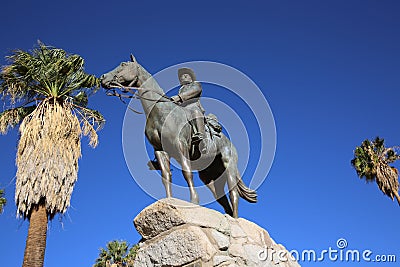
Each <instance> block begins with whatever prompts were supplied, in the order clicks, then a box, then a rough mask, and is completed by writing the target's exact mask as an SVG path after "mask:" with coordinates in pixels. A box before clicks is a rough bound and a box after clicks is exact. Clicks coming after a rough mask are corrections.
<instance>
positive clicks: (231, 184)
mask: <svg viewBox="0 0 400 267" xmlns="http://www.w3.org/2000/svg"><path fill="white" fill-rule="evenodd" d="M228 188H229V197H230V199H231V203H232V209H233V216H232V217H233V218H238V216H239V193H238V189H237V184H236V177H235V175H234V174H232V173H229V174H228Z"/></svg>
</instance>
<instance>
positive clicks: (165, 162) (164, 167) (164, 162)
mask: <svg viewBox="0 0 400 267" xmlns="http://www.w3.org/2000/svg"><path fill="white" fill-rule="evenodd" d="M154 154H155V155H156V158H157V161H158V162H159V164H160V169H161V177H162V182H163V184H164V187H165V193H166V195H167V197H172V190H171V182H172V174H171V166H170V157H169V155H168V153H167V152H165V151H155V152H154Z"/></svg>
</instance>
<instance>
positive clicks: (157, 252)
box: [134, 198, 300, 267]
mask: <svg viewBox="0 0 400 267" xmlns="http://www.w3.org/2000/svg"><path fill="white" fill-rule="evenodd" d="M134 224H135V227H136V229H137V231H138V232H139V233H140V234H141V235H142V237H143V239H142V241H141V242H140V243H139V245H140V249H139V250H138V252H137V256H136V258H135V267H144V266H148V267H150V266H165V267H166V266H168V267H169V266H185V267H212V266H215V267H223V266H226V267H228V266H229V267H235V266H257V267H259V266H265V267H272V266H274V267H278V266H279V267H294V266H300V265H299V264H298V263H297V262H296V261H294V260H292V259H291V257H290V256H289V253H288V251H287V250H286V249H285V248H284V247H283V246H282V245H278V244H276V243H275V241H274V240H272V238H271V237H270V236H269V234H268V232H267V231H266V230H264V229H262V228H261V227H259V226H258V225H256V224H254V223H252V222H250V221H248V220H245V219H242V218H239V219H233V218H231V217H230V216H228V215H223V214H221V213H219V212H217V211H215V210H211V209H208V208H204V207H201V206H198V205H194V204H191V203H189V202H186V201H182V200H179V199H174V198H168V199H162V200H159V201H157V202H156V203H154V204H152V205H150V206H148V207H147V208H145V209H144V210H142V211H141V212H140V214H139V215H138V216H136V218H135V219H134Z"/></svg>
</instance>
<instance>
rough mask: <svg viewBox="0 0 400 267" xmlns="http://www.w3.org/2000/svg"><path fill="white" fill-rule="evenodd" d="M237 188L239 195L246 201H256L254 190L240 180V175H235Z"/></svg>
mask: <svg viewBox="0 0 400 267" xmlns="http://www.w3.org/2000/svg"><path fill="white" fill-rule="evenodd" d="M237 178H238V179H237V189H238V193H239V196H240V197H241V198H243V199H245V200H247V201H248V202H251V203H255V202H257V192H256V190H253V189H250V188H248V187H247V186H246V185H245V184H244V183H243V181H242V178H241V177H240V176H238V177H237Z"/></svg>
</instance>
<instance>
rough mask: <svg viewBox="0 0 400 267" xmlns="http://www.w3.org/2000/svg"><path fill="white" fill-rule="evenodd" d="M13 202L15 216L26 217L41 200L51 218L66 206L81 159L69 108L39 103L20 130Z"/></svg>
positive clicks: (77, 131)
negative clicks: (16, 211)
mask: <svg viewBox="0 0 400 267" xmlns="http://www.w3.org/2000/svg"><path fill="white" fill-rule="evenodd" d="M20 132H21V137H20V141H19V144H18V151H17V160H16V162H17V175H16V176H17V179H16V192H15V202H16V204H17V208H18V214H19V215H21V216H22V217H24V218H27V217H29V215H30V212H31V209H32V206H34V204H36V203H39V201H40V200H42V199H45V203H46V209H47V212H48V214H49V215H50V217H51V218H52V217H53V216H54V215H55V214H56V213H64V212H65V211H66V209H67V208H68V207H69V205H70V198H71V194H72V190H73V186H74V184H75V182H76V180H77V172H78V159H79V158H80V156H81V147H80V135H81V126H80V122H79V120H78V118H77V117H76V116H74V115H73V113H72V107H71V106H67V105H64V106H62V105H61V104H60V103H58V102H57V101H54V100H52V99H50V100H45V101H43V102H41V103H40V104H39V105H38V107H37V108H36V109H35V110H34V111H33V112H32V113H31V114H29V115H28V116H27V117H25V119H24V120H23V122H22V124H21V126H20Z"/></svg>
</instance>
